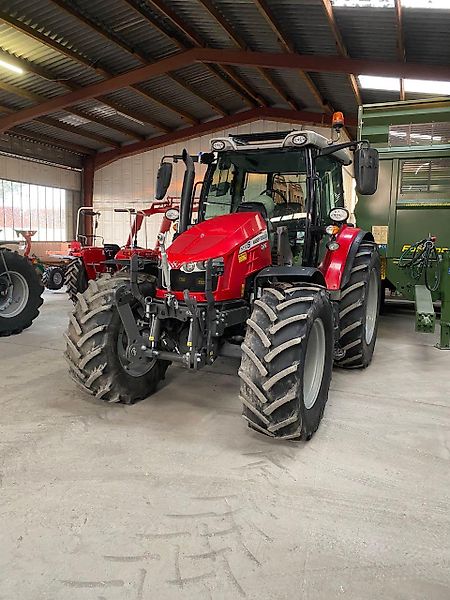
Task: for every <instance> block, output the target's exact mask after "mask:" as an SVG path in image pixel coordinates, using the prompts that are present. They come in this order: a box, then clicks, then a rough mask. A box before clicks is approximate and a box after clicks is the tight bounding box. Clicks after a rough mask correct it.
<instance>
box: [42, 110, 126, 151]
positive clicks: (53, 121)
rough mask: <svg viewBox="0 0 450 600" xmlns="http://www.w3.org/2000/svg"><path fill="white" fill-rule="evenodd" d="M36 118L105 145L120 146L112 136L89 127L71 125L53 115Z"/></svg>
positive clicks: (51, 125) (45, 123) (56, 127)
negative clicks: (91, 129) (100, 133)
mask: <svg viewBox="0 0 450 600" xmlns="http://www.w3.org/2000/svg"><path fill="white" fill-rule="evenodd" d="M35 120H36V121H38V122H39V123H44V125H49V126H50V127H54V128H55V129H61V130H63V131H67V132H68V133H71V134H74V135H79V136H80V137H84V138H86V139H89V140H93V141H94V142H98V143H100V144H103V146H105V147H110V148H120V144H119V142H116V141H115V140H112V139H111V138H107V137H105V136H103V135H99V134H98V133H93V132H92V131H88V130H87V129H83V128H82V127H75V126H74V125H69V124H68V123H64V122H63V121H59V120H58V119H54V118H53V117H38V118H37V119H35Z"/></svg>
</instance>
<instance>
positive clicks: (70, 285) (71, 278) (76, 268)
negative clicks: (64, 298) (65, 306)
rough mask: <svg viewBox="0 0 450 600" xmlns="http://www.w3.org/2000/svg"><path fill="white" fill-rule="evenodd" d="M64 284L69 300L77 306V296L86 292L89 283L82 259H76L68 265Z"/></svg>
mask: <svg viewBox="0 0 450 600" xmlns="http://www.w3.org/2000/svg"><path fill="white" fill-rule="evenodd" d="M64 283H65V284H66V289H67V294H68V296H69V298H70V299H71V300H72V302H73V303H74V304H75V302H76V301H77V294H82V293H83V292H85V291H86V289H87V286H88V283H89V282H88V276H87V273H86V268H85V266H84V263H83V260H82V259H81V258H74V259H73V260H72V261H71V262H70V263H69V264H68V265H67V267H66V274H65V278H64Z"/></svg>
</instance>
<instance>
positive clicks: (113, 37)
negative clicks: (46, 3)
mask: <svg viewBox="0 0 450 600" xmlns="http://www.w3.org/2000/svg"><path fill="white" fill-rule="evenodd" d="M51 2H53V4H55V5H56V6H58V7H59V8H60V9H61V10H63V11H64V12H66V13H67V14H69V15H70V16H71V17H73V18H74V19H77V20H78V21H79V22H81V23H83V24H84V25H86V27H89V28H90V29H92V31H95V33H97V34H98V35H100V36H102V37H103V38H104V39H105V40H107V41H108V42H110V43H112V44H114V45H116V46H118V47H120V48H121V49H122V50H123V51H124V52H126V53H127V54H129V55H130V56H132V57H133V58H135V59H136V60H138V61H139V62H140V63H141V64H142V65H148V64H151V63H152V62H153V61H152V60H151V59H149V57H148V56H146V55H145V54H143V53H142V52H140V51H139V50H136V49H134V48H132V47H131V46H129V45H128V44H127V43H126V42H124V41H123V40H122V38H121V37H120V36H118V35H117V34H116V33H114V32H113V31H109V30H108V31H107V30H106V29H105V28H104V27H103V26H102V25H100V24H99V23H97V22H96V21H94V20H93V19H91V18H90V17H88V16H87V15H86V14H84V13H82V12H81V11H79V10H77V9H75V8H74V7H73V6H70V5H69V4H67V3H66V2H65V1H64V0H51ZM107 75H108V76H109V77H110V76H111V75H112V73H110V72H107ZM167 76H168V77H171V78H172V79H173V80H174V81H175V82H176V83H177V84H178V85H181V86H182V87H184V88H185V89H187V90H188V91H189V92H190V93H191V94H194V95H195V96H197V97H198V98H200V99H201V100H203V101H205V99H204V96H203V95H202V94H197V92H196V91H195V90H194V89H193V88H192V86H190V85H188V84H186V85H185V83H184V82H183V80H181V79H180V78H179V77H177V76H176V75H175V76H174V77H172V75H171V74H169V73H168V74H167ZM131 87H132V88H133V90H134V91H135V92H137V93H138V94H140V95H141V96H143V97H144V98H146V99H147V100H151V101H152V102H155V103H156V104H158V105H160V106H163V107H164V108H166V109H168V110H170V111H171V112H173V113H175V114H177V115H178V116H182V117H183V119H185V120H186V121H188V123H192V124H195V123H196V122H197V120H196V119H195V117H193V116H192V115H191V114H190V113H188V112H187V111H184V110H183V109H180V108H179V107H177V106H175V105H173V104H172V103H171V102H168V101H167V100H165V99H164V100H163V99H161V98H158V96H155V95H154V94H152V93H150V92H149V91H147V90H145V89H142V88H141V86H139V85H133V86H131ZM221 110H222V109H220V111H221ZM219 114H222V112H219Z"/></svg>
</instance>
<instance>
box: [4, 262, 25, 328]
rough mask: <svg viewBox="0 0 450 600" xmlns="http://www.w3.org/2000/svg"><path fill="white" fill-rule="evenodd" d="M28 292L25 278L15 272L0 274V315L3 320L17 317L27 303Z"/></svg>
mask: <svg viewBox="0 0 450 600" xmlns="http://www.w3.org/2000/svg"><path fill="white" fill-rule="evenodd" d="M29 295H30V291H29V288H28V283H27V280H26V279H25V277H24V276H23V275H22V274H21V273H17V272H16V271H8V272H6V273H0V313H1V316H2V317H3V318H5V319H12V318H13V317H16V316H17V315H19V314H20V313H21V312H22V311H23V310H24V308H25V306H26V305H27V302H28V298H29Z"/></svg>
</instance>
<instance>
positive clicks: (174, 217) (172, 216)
mask: <svg viewBox="0 0 450 600" xmlns="http://www.w3.org/2000/svg"><path fill="white" fill-rule="evenodd" d="M164 216H165V217H166V219H169V221H178V219H179V218H180V211H179V210H178V208H169V209H167V210H166V212H165V213H164Z"/></svg>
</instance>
